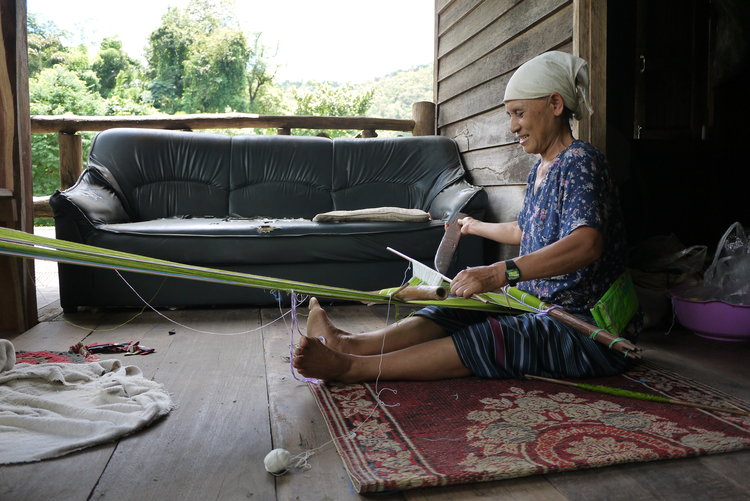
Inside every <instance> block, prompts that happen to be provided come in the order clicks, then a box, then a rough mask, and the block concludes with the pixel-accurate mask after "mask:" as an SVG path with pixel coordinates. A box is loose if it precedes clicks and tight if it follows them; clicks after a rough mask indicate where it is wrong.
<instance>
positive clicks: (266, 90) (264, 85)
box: [247, 33, 280, 114]
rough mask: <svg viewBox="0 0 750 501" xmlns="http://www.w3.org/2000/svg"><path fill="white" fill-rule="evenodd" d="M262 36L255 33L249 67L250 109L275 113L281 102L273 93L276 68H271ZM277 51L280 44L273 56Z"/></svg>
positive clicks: (251, 110) (248, 93)
mask: <svg viewBox="0 0 750 501" xmlns="http://www.w3.org/2000/svg"><path fill="white" fill-rule="evenodd" d="M260 37H261V34H260V33H256V34H255V39H254V40H253V45H252V47H251V49H250V58H249V62H248V67H247V95H248V111H250V112H253V113H261V112H262V113H265V114H273V113H274V112H275V110H277V109H278V108H279V104H280V100H279V99H277V98H276V97H275V96H274V95H273V91H272V89H273V80H274V78H275V77H276V69H273V70H271V69H270V67H269V57H268V55H267V54H266V51H268V50H269V49H268V47H266V46H265V45H264V44H263V42H261V40H260ZM277 53H278V46H277V47H276V52H275V53H274V55H273V56H272V57H275V56H276V54H277Z"/></svg>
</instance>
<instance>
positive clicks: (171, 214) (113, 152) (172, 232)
mask: <svg viewBox="0 0 750 501" xmlns="http://www.w3.org/2000/svg"><path fill="white" fill-rule="evenodd" d="M464 175H465V171H464V168H463V166H462V163H461V158H460V155H459V152H458V149H457V147H456V145H455V143H454V142H453V141H452V140H451V139H448V138H445V137H439V136H426V137H403V138H374V139H335V140H330V139H327V138H321V137H299V136H226V135H219V134H208V133H194V132H183V131H162V130H148V129H111V130H107V131H104V132H101V133H100V134H98V135H97V136H96V138H95V139H94V141H93V142H92V145H91V150H90V153H89V157H88V166H87V169H86V170H85V171H84V172H83V173H82V174H81V176H80V178H79V179H78V181H77V183H76V184H75V185H74V186H73V187H71V188H69V189H67V190H65V191H62V192H60V191H57V192H55V193H54V194H53V196H52V197H51V199H50V204H51V205H52V208H53V210H54V216H55V227H56V234H57V238H59V239H64V240H69V241H74V242H81V243H86V244H90V245H95V246H100V247H105V248H109V249H116V250H120V251H124V252H131V253H136V254H142V255H147V256H152V257H156V258H160V259H166V260H170V261H176V262H180V263H188V264H194V265H199V266H208V267H213V268H221V269H228V270H235V271H242V272H246V273H252V274H256V275H264V276H271V277H277V278H287V279H293V280H299V281H304V282H310V283H316V284H325V285H333V286H338V287H348V288H353V289H358V290H377V289H381V288H385V287H391V286H397V285H399V284H400V283H401V282H402V280H403V279H404V274H405V271H406V269H407V263H406V262H405V261H404V260H402V259H401V258H399V257H397V256H395V255H393V254H392V253H390V252H388V251H387V250H386V247H387V246H390V247H393V248H395V249H397V250H399V251H401V252H403V253H404V254H406V255H409V256H411V257H413V258H415V259H419V260H421V261H423V262H425V263H428V264H431V263H432V261H433V258H434V255H435V251H436V249H437V246H438V244H439V242H440V239H441V238H442V235H443V232H444V231H443V220H445V219H446V218H447V217H449V216H450V215H451V214H453V213H455V212H457V211H463V212H466V213H468V214H471V215H474V216H476V217H482V216H483V215H484V210H485V206H486V202H487V197H486V194H485V193H484V191H483V190H482V189H481V188H478V187H476V186H472V185H471V184H469V183H468V182H466V180H465V179H464ZM373 207H402V208H415V209H422V210H424V211H427V212H429V213H430V216H431V220H430V221H424V222H392V221H377V222H372V221H368V222H338V223H318V222H313V221H312V218H313V217H314V216H315V215H316V214H320V213H325V212H328V211H332V210H356V209H364V208H373ZM481 262H482V246H481V242H479V241H478V239H471V238H469V239H465V240H462V242H461V245H460V246H459V251H458V256H457V260H456V263H455V266H454V269H459V268H461V267H463V266H467V265H469V264H480V263H481ZM59 271H60V302H61V306H62V307H63V309H64V310H66V311H72V310H74V309H76V308H77V307H78V306H95V307H109V306H115V307H121V306H127V307H130V306H142V304H143V303H142V301H141V299H139V298H138V296H137V295H136V294H135V293H134V292H133V291H132V290H131V288H130V287H128V285H127V284H126V283H124V282H123V280H122V279H121V278H120V277H118V276H117V275H116V274H115V272H114V271H112V270H105V269H98V268H90V267H83V266H76V265H64V264H60V265H59ZM124 276H125V278H126V279H127V281H128V282H129V283H130V285H132V287H133V288H134V289H135V290H136V291H138V293H139V294H140V295H141V296H142V297H143V298H145V299H147V300H148V301H149V302H150V303H151V304H152V305H155V306H175V307H181V306H199V305H200V306H209V305H243V304H244V305H263V304H273V303H276V301H277V299H278V294H275V293H273V292H272V291H263V290H259V289H251V288H246V287H239V286H229V285H219V284H212V283H207V282H198V281H189V280H185V279H176V278H164V277H158V276H152V275H143V274H136V273H127V274H124ZM282 299H284V298H283V297H282Z"/></svg>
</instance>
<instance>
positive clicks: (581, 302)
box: [294, 51, 632, 382]
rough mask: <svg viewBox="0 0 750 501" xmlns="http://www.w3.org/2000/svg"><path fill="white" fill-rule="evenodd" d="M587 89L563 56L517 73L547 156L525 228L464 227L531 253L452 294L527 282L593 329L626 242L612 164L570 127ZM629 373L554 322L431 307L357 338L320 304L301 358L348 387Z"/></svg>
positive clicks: (461, 278)
mask: <svg viewBox="0 0 750 501" xmlns="http://www.w3.org/2000/svg"><path fill="white" fill-rule="evenodd" d="M587 86H588V70H587V65H586V62H585V61H584V60H583V59H581V58H578V57H576V56H572V55H570V54H566V53H563V52H556V51H553V52H548V53H545V54H542V55H540V56H538V57H536V58H534V59H532V60H530V61H528V62H527V63H525V64H524V65H522V66H521V67H520V68H519V69H518V70H517V71H516V72H515V73H514V74H513V76H512V77H511V79H510V81H509V82H508V86H507V88H506V91H505V97H504V103H505V106H506V111H507V113H508V114H509V116H510V126H511V131H512V132H513V133H514V134H516V136H517V137H518V141H519V143H520V144H521V146H522V147H523V149H524V151H526V152H527V153H530V154H535V155H539V161H538V162H537V163H536V165H535V166H534V167H533V168H532V169H531V172H530V173H529V178H528V186H527V189H526V196H525V199H524V204H523V207H522V209H521V211H520V213H519V215H518V221H515V222H511V223H486V222H481V221H477V220H475V219H472V218H465V219H462V220H461V221H460V223H461V232H462V234H467V235H479V236H481V237H484V238H489V239H491V240H494V241H496V242H500V243H502V244H509V245H520V249H521V252H520V256H519V257H518V258H516V259H513V260H508V261H504V262H497V263H494V264H491V265H489V266H478V267H474V268H469V269H466V270H464V271H462V272H460V273H459V274H458V275H457V276H456V277H455V279H454V280H453V282H452V284H451V293H452V294H454V295H456V296H462V297H471V296H472V295H474V294H477V293H481V292H488V291H495V290H497V289H499V288H501V287H503V286H504V285H506V284H510V285H516V283H517V284H518V285H517V287H518V288H519V289H522V290H526V291H528V292H529V293H531V294H532V295H534V296H536V297H539V298H540V299H542V300H544V301H547V302H550V303H553V304H557V305H560V306H562V307H563V308H564V309H566V310H567V311H569V312H570V313H574V314H576V315H580V316H581V317H582V318H585V319H586V320H588V321H590V322H592V323H593V321H592V319H591V316H590V314H589V310H590V308H592V307H593V306H594V304H595V303H596V302H597V300H598V299H599V298H600V297H601V296H602V295H603V294H604V292H605V291H606V290H607V289H608V288H609V286H610V285H611V284H612V283H613V282H614V281H615V279H616V278H617V277H618V276H619V275H620V274H622V273H623V272H624V271H625V246H624V230H623V224H622V218H621V215H620V212H619V207H618V204H617V197H616V190H615V187H614V184H613V181H612V179H611V177H610V174H609V170H608V166H607V163H606V159H605V158H604V156H603V155H602V154H601V153H600V152H599V151H598V150H596V148H594V147H593V146H592V145H590V144H588V143H585V142H583V141H580V140H576V139H574V138H573V134H572V132H571V128H570V121H571V119H572V118H576V119H580V118H581V117H582V116H583V112H584V111H588V104H587V101H586V96H585V89H586V87H587ZM631 340H632V339H631ZM625 366H626V359H625V358H624V357H623V356H622V354H621V353H618V352H614V351H610V350H608V349H607V347H605V346H603V345H601V344H599V343H597V342H595V341H593V340H591V339H589V338H588V337H587V336H583V335H581V334H580V333H579V332H578V331H576V330H574V329H573V328H572V327H569V326H567V325H564V324H562V323H561V322H559V321H557V320H555V319H553V318H551V317H549V316H546V315H543V316H537V315H534V314H524V315H519V316H511V315H488V314H487V313H481V312H474V311H466V310H456V309H448V308H439V307H428V308H424V309H422V310H420V311H418V312H416V313H415V314H414V316H412V317H409V318H406V319H405V320H403V321H400V322H397V323H395V324H392V325H390V326H387V327H385V328H383V329H380V330H377V331H374V332H369V333H363V334H356V335H355V334H350V333H347V332H344V331H342V330H340V329H338V328H336V327H335V326H334V325H333V324H332V323H331V322H330V321H329V319H328V317H327V315H326V313H325V311H324V310H323V309H322V308H320V305H319V304H318V301H317V300H316V299H315V298H313V299H311V300H310V316H309V318H308V324H307V337H304V338H302V340H301V341H300V344H299V346H298V347H297V348H296V350H295V356H294V367H295V368H297V370H298V371H299V372H300V373H301V374H302V375H304V376H307V377H315V378H319V379H322V380H325V381H342V382H358V381H366V380H374V379H376V378H377V377H380V378H381V379H405V380H429V379H442V378H450V377H463V376H470V375H475V376H480V377H492V378H513V377H522V376H523V375H524V374H534V375H541V376H551V377H585V376H603V375H611V374H615V373H618V372H620V371H622V370H623V369H624V368H625Z"/></svg>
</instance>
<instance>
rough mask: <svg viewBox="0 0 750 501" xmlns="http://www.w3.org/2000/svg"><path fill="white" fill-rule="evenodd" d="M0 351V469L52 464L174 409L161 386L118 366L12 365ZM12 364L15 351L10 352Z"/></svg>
mask: <svg viewBox="0 0 750 501" xmlns="http://www.w3.org/2000/svg"><path fill="white" fill-rule="evenodd" d="M2 341H5V342H4V343H2V345H1V346H0V348H2V350H0V357H4V359H3V358H0V366H1V367H3V369H4V370H3V371H2V372H0V464H10V463H26V462H31V461H39V460H41V459H48V458H54V457H58V456H62V455H64V454H68V453H70V452H73V451H77V450H80V449H84V448H86V447H91V446H94V445H98V444H102V443H106V442H110V441H112V440H115V439H117V438H119V437H122V436H124V435H128V434H130V433H133V432H134V431H136V430H138V429H140V428H143V427H144V426H147V425H148V424H150V423H151V422H152V421H154V420H155V419H157V418H158V417H159V416H163V415H166V414H168V413H169V412H170V411H171V410H172V409H173V407H174V405H173V403H172V399H171V397H170V396H169V393H167V391H166V390H165V389H164V388H163V387H162V385H161V384H159V383H156V382H154V381H150V380H148V379H146V378H145V377H143V375H142V373H141V370H140V369H139V368H138V367H135V366H123V365H122V363H121V362H120V361H119V360H101V361H99V362H91V363H86V364H73V363H45V364H39V365H32V364H17V365H15V367H13V368H10V369H7V368H6V367H7V363H6V361H7V360H9V359H10V357H9V356H8V355H7V353H6V352H7V345H6V343H7V344H10V345H11V350H12V349H13V345H12V344H11V343H10V342H8V341H7V340H2ZM13 358H14V359H15V351H13Z"/></svg>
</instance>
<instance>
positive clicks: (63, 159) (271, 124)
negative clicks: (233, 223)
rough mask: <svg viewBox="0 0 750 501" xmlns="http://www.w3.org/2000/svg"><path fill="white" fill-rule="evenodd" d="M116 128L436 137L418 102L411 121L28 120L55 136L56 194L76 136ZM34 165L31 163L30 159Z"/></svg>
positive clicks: (223, 117) (72, 175) (45, 210)
mask: <svg viewBox="0 0 750 501" xmlns="http://www.w3.org/2000/svg"><path fill="white" fill-rule="evenodd" d="M118 127H135V128H143V129H169V130H202V129H250V128H253V129H276V133H277V134H280V135H290V134H291V132H292V129H326V130H360V131H362V132H361V133H360V134H359V135H358V136H357V137H362V138H368V137H377V133H376V131H378V130H386V131H397V132H411V134H412V135H414V136H431V135H434V134H435V105H434V104H433V103H431V102H427V101H421V102H418V103H414V105H413V106H412V119H411V120H399V119H391V118H370V117H319V116H278V115H254V114H247V113H221V114H200V115H149V116H107V117H98V116H76V115H32V116H31V132H32V133H55V132H56V133H57V138H58V148H59V152H60V189H63V190H64V189H66V188H69V187H71V186H72V185H73V184H74V183H75V182H76V180H77V179H78V176H80V175H81V172H82V170H83V151H82V150H83V146H82V140H81V135H80V134H78V133H79V132H100V131H103V130H107V129H113V128H118ZM32 160H33V159H32ZM51 216H52V209H51V208H50V206H49V197H48V196H46V197H34V217H51Z"/></svg>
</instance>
